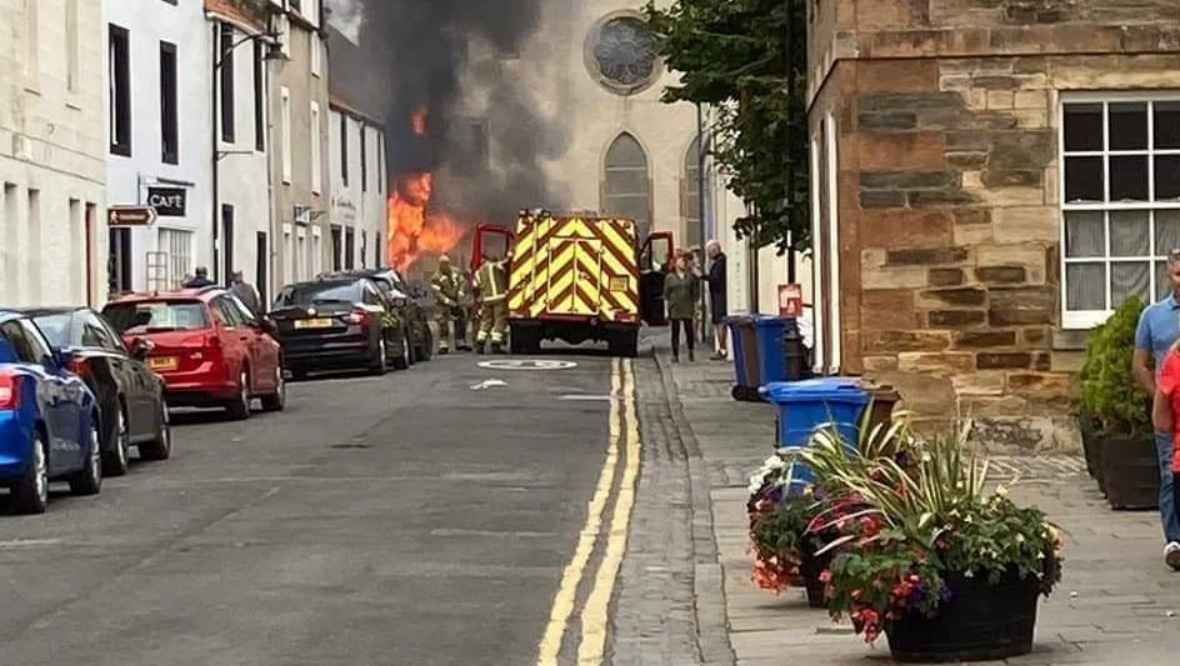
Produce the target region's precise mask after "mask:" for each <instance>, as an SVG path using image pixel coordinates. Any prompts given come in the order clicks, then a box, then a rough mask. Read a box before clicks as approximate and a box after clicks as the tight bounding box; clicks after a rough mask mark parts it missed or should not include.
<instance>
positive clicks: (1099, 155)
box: [1061, 94, 1180, 328]
mask: <svg viewBox="0 0 1180 666" xmlns="http://www.w3.org/2000/svg"><path fill="white" fill-rule="evenodd" d="M1061 146H1062V161H1061V164H1062V171H1063V173H1062V178H1061V190H1062V191H1061V193H1062V198H1061V201H1062V202H1063V203H1062V221H1063V228H1062V253H1061V254H1062V261H1063V264H1064V266H1063V272H1062V273H1063V280H1062V282H1063V285H1062V292H1063V293H1062V296H1063V303H1064V313H1063V324H1064V326H1065V328H1089V327H1091V326H1093V325H1095V324H1098V323H1100V322H1102V321H1103V320H1105V319H1106V317H1107V316H1109V315H1110V313H1111V311H1113V310H1114V309H1115V308H1117V307H1118V306H1119V304H1120V303H1121V302H1122V301H1123V300H1124V299H1126V298H1127V297H1128V296H1132V295H1136V296H1139V297H1140V298H1143V299H1144V300H1147V301H1154V300H1158V299H1159V298H1160V297H1162V296H1163V295H1165V294H1167V292H1168V290H1169V285H1168V280H1167V275H1166V263H1167V257H1168V254H1169V253H1170V252H1171V251H1172V250H1174V249H1178V248H1180V94H1154V95H1136V96H1131V95H1119V94H1111V95H1087V96H1070V97H1064V98H1063V100H1062V123H1061Z"/></svg>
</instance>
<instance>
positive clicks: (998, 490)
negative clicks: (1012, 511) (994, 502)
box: [996, 484, 1008, 497]
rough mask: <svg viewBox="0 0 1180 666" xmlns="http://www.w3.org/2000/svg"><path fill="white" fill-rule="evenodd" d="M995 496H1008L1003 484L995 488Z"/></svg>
mask: <svg viewBox="0 0 1180 666" xmlns="http://www.w3.org/2000/svg"><path fill="white" fill-rule="evenodd" d="M996 494H997V495H999V496H1000V497H1007V496H1008V489H1007V488H1006V487H1005V486H1004V485H1003V484H1000V485H998V486H996Z"/></svg>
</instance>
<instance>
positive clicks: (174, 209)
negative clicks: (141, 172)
mask: <svg viewBox="0 0 1180 666" xmlns="http://www.w3.org/2000/svg"><path fill="white" fill-rule="evenodd" d="M147 198H148V200H147V203H148V205H149V206H151V207H152V208H155V209H156V214H157V215H159V216H160V217H184V216H185V214H186V212H185V211H186V210H187V206H188V190H186V189H185V188H183V187H149V188H148V197H147Z"/></svg>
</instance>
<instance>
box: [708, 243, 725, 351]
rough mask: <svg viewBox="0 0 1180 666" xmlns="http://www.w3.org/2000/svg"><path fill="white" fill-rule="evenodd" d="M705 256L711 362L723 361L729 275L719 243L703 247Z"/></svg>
mask: <svg viewBox="0 0 1180 666" xmlns="http://www.w3.org/2000/svg"><path fill="white" fill-rule="evenodd" d="M705 255H706V256H708V258H709V272H708V273H707V274H705V278H704V279H705V282H708V283H709V306H710V307H709V313H710V315H711V317H710V318H711V321H712V322H713V338H714V343H713V344H714V350H713V360H714V361H724V360H725V359H727V358H728V357H729V332H728V331H726V330H725V316H726V315H728V314H729V302H728V293H729V292H728V286H729V285H728V283H729V274H728V272H727V270H726V264H725V253H724V252H722V251H721V243H718V242H717V241H716V240H711V241H709V242H708V244H707V245H705Z"/></svg>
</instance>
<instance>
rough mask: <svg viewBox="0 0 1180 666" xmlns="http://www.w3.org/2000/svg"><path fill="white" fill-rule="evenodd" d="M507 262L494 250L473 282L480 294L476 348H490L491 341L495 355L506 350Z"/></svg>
mask: <svg viewBox="0 0 1180 666" xmlns="http://www.w3.org/2000/svg"><path fill="white" fill-rule="evenodd" d="M506 263H507V262H505V261H500V260H499V259H497V258H496V256H495V255H494V254H492V253H487V254H485V255H484V257H483V264H481V265H480V267H479V270H478V271H476V273H475V279H474V281H473V282H472V285H473V286H474V288H475V290H476V291H477V292H478V293H479V333H477V334H476V336H475V349H476V350H477V351H478V352H479V353H481V354H483V353H484V352H485V351H487V344H488V342H489V340H490V341H491V343H492V353H493V354H500V353H503V351H504V331H505V330H506V329H507V328H508V269H507V267H506V266H505V264H506Z"/></svg>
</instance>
